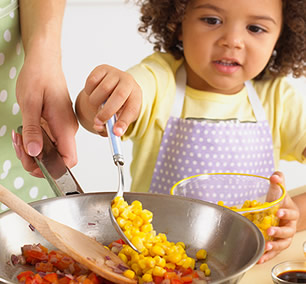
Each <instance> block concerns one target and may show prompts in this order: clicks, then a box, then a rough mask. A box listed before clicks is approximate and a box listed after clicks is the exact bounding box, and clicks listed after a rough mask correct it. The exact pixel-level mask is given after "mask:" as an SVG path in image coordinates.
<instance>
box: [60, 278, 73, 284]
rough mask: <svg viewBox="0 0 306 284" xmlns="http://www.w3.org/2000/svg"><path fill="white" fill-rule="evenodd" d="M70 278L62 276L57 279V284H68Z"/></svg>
mask: <svg viewBox="0 0 306 284" xmlns="http://www.w3.org/2000/svg"><path fill="white" fill-rule="evenodd" d="M70 280H71V279H70V278H69V277H66V276H64V277H62V278H60V279H59V280H58V283H59V284H69V282H70Z"/></svg>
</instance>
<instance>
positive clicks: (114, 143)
mask: <svg viewBox="0 0 306 284" xmlns="http://www.w3.org/2000/svg"><path fill="white" fill-rule="evenodd" d="M115 122H116V118H115V115H114V116H112V118H111V119H110V120H108V121H107V124H106V130H107V135H108V139H109V142H110V146H111V150H112V155H113V160H114V163H115V165H116V166H117V168H118V176H119V183H118V189H117V193H116V195H115V196H114V198H113V200H114V199H115V198H116V197H117V196H120V197H123V192H124V174H123V165H124V158H123V155H122V152H121V147H120V145H121V141H120V137H118V136H116V135H115V134H114V132H113V127H114V124H115ZM113 200H112V201H111V204H110V207H109V215H110V217H111V220H112V224H113V226H114V227H115V229H116V231H117V232H118V234H119V235H120V236H121V238H122V239H123V240H124V242H125V243H126V244H128V245H129V246H130V247H131V248H132V249H133V250H135V251H136V252H138V253H140V252H139V250H138V249H137V248H136V247H135V246H134V245H133V244H132V242H131V241H130V240H129V239H128V238H127V236H126V235H125V234H124V232H123V231H122V229H121V228H120V226H119V224H118V222H117V220H116V218H115V216H114V214H113V211H112V203H113Z"/></svg>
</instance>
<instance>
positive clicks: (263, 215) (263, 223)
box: [218, 200, 279, 241]
mask: <svg viewBox="0 0 306 284" xmlns="http://www.w3.org/2000/svg"><path fill="white" fill-rule="evenodd" d="M264 204H265V203H261V202H258V201H257V200H252V201H250V200H246V201H245V202H244V203H243V205H242V207H241V208H254V207H258V206H261V205H264ZM218 205H220V206H224V207H226V208H229V209H231V210H235V209H237V207H236V206H232V207H229V206H225V205H224V203H223V202H222V201H219V202H218ZM278 209H279V205H274V206H273V207H271V208H268V209H266V210H262V211H256V210H254V212H248V213H243V214H242V215H243V216H245V217H246V218H248V219H249V220H250V221H252V222H253V223H254V224H255V225H256V226H257V227H258V229H259V230H260V231H261V233H262V234H263V236H264V238H265V240H266V241H270V240H272V239H273V237H271V236H268V234H267V229H269V228H270V227H272V226H278V224H279V218H278V217H277V216H276V212H277V210H278Z"/></svg>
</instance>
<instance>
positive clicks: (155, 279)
mask: <svg viewBox="0 0 306 284" xmlns="http://www.w3.org/2000/svg"><path fill="white" fill-rule="evenodd" d="M163 280H164V277H161V276H153V282H154V283H155V284H160V283H161V282H162V281H163Z"/></svg>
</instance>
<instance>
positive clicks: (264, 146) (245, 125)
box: [150, 68, 274, 204]
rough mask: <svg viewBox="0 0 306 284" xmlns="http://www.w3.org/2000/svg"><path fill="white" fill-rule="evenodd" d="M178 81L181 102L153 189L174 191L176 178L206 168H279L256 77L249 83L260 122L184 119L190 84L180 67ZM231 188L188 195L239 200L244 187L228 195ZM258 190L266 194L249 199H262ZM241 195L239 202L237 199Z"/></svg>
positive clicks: (260, 171)
mask: <svg viewBox="0 0 306 284" xmlns="http://www.w3.org/2000/svg"><path fill="white" fill-rule="evenodd" d="M176 81H177V91H176V98H175V104H174V107H173V111H172V114H171V116H170V118H169V119H168V122H167V125H166V128H165V131H164V135H163V138H162V142H161V145H160V151H159V154H158V157H157V161H156V165H155V169H154V173H153V177H152V182H151V187H150V192H152V193H162V194H169V193H170V189H171V187H172V186H173V185H174V184H175V183H176V182H178V181H180V180H181V179H184V178H186V177H190V176H193V175H197V174H203V173H246V174H253V175H261V176H264V177H269V176H271V174H272V173H273V172H274V159H273V143H272V135H271V131H270V128H269V123H268V121H267V120H266V115H265V112H264V109H263V107H262V104H261V102H260V100H259V98H258V96H257V93H256V91H255V89H254V87H253V86H252V84H251V82H249V81H248V82H245V86H246V88H247V92H248V99H249V101H250V104H251V106H252V110H253V113H254V115H255V118H256V121H255V122H240V121H239V120H237V119H230V120H206V119H203V120H202V119H188V118H186V119H182V118H180V115H181V112H182V107H183V102H184V95H185V88H186V83H185V82H186V73H185V69H184V68H179V70H178V71H177V75H176ZM218 186H219V187H220V185H218ZM218 186H217V185H216V187H218ZM254 186H256V185H254ZM216 190H217V189H216ZM228 190H229V189H227V188H226V187H225V189H224V191H220V189H218V191H217V192H218V194H211V196H212V197H211V200H207V197H205V198H204V197H203V198H202V197H201V196H205V194H202V193H201V194H199V192H197V190H193V191H192V192H189V194H188V197H191V198H196V199H205V200H207V201H212V202H217V201H219V200H223V201H224V202H225V203H227V204H237V203H239V202H240V200H238V199H239V195H240V194H241V192H240V189H238V187H237V192H236V193H235V192H234V191H235V187H234V188H231V189H230V193H231V194H228V193H229V191H228ZM220 195H221V196H222V199H220ZM258 195H260V193H259V192H258V191H257V190H254V193H253V194H250V196H249V199H256V197H257V196H258ZM235 196H237V200H236V201H237V202H235V200H233V199H235ZM227 199H229V200H227ZM240 199H241V198H240Z"/></svg>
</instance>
